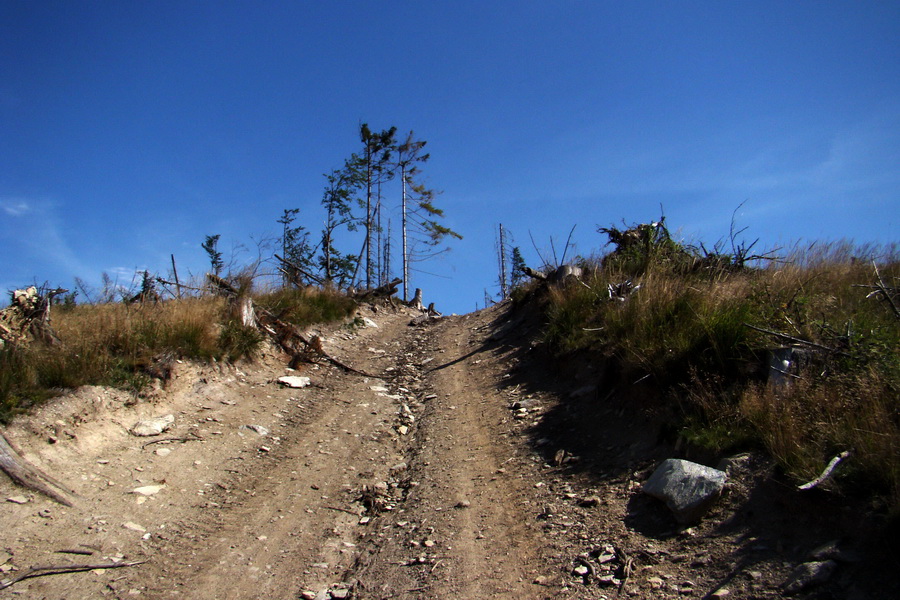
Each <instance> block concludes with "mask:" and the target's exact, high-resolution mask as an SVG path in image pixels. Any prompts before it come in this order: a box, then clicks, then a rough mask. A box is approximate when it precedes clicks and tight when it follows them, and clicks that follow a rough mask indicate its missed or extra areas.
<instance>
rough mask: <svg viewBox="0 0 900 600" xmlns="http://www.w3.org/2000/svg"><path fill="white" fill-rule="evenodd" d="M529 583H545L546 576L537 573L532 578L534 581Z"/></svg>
mask: <svg viewBox="0 0 900 600" xmlns="http://www.w3.org/2000/svg"><path fill="white" fill-rule="evenodd" d="M531 583H533V584H535V585H546V584H547V577H546V576H545V575H538V576H537V577H535V578H534V581H532V582H531Z"/></svg>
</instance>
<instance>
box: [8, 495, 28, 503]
mask: <svg viewBox="0 0 900 600" xmlns="http://www.w3.org/2000/svg"><path fill="white" fill-rule="evenodd" d="M6 501H7V502H12V503H13V504H25V503H26V502H28V498H26V497H25V496H10V497H9V498H7V499H6Z"/></svg>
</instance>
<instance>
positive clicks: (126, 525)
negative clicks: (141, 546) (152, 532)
mask: <svg viewBox="0 0 900 600" xmlns="http://www.w3.org/2000/svg"><path fill="white" fill-rule="evenodd" d="M122 527H124V528H125V529H129V530H131V531H137V532H140V533H144V532H145V531H147V530H146V529H144V528H143V527H141V526H140V525H138V524H137V523H132V522H131V521H128V522H127V523H122Z"/></svg>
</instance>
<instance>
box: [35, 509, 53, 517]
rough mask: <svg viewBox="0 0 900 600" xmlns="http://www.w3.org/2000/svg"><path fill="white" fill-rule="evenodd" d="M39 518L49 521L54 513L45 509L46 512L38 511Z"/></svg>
mask: <svg viewBox="0 0 900 600" xmlns="http://www.w3.org/2000/svg"><path fill="white" fill-rule="evenodd" d="M38 516H39V517H40V518H42V519H49V518H50V517H52V516H53V513H51V512H50V509H49V508H45V509H44V510H41V511H38Z"/></svg>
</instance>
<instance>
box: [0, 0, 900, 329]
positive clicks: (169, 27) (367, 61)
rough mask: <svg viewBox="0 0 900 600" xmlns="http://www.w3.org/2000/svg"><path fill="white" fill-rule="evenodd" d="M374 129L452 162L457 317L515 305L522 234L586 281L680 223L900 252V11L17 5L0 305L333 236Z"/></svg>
mask: <svg viewBox="0 0 900 600" xmlns="http://www.w3.org/2000/svg"><path fill="white" fill-rule="evenodd" d="M361 122H368V123H369V124H370V125H371V126H372V127H373V128H377V129H381V128H387V127H390V126H396V127H398V129H399V130H400V131H401V132H406V131H409V130H415V132H416V134H417V135H418V136H419V137H420V138H422V139H425V140H427V141H428V146H427V149H428V150H429V151H430V153H431V160H430V162H429V163H428V164H427V166H426V168H425V171H424V174H425V175H426V176H427V179H426V181H427V183H428V184H429V185H430V186H431V187H433V188H437V189H439V190H442V191H443V194H442V195H441V196H440V197H439V198H438V201H437V204H438V205H439V206H440V207H442V208H444V209H445V211H446V214H447V218H446V224H447V225H449V226H450V227H452V228H453V229H455V230H457V231H459V232H460V233H461V234H463V235H464V236H465V239H464V240H463V241H461V242H455V243H453V244H452V248H453V249H452V251H451V252H450V253H448V254H447V255H445V256H444V257H442V258H440V259H437V260H434V261H432V262H429V263H422V264H420V265H418V267H419V268H420V269H422V270H424V271H427V272H429V273H433V274H434V275H427V274H424V273H415V274H414V277H413V281H412V285H413V286H416V287H422V288H424V290H425V300H426V301H430V300H434V301H437V304H438V308H439V309H443V310H445V311H446V312H450V311H456V312H467V311H469V310H472V309H473V308H475V305H476V303H478V304H479V305H483V298H484V290H485V289H487V290H488V292H489V293H496V292H497V286H496V276H497V266H496V264H497V259H496V252H495V239H496V226H497V224H498V223H503V224H504V225H505V226H506V227H507V228H508V229H509V230H510V231H511V232H512V234H513V236H514V238H515V243H516V244H517V245H519V246H521V247H522V250H523V252H524V254H525V257H526V259H527V261H528V262H529V263H531V264H533V265H536V264H537V263H538V262H539V261H538V258H537V256H536V253H535V252H534V250H533V248H532V244H531V241H530V240H529V232H530V233H531V235H532V236H533V237H534V239H535V240H536V241H537V243H538V245H539V246H540V247H542V248H545V247H547V246H548V242H549V239H550V237H551V236H552V237H553V238H554V239H555V240H556V242H557V245H558V246H562V245H563V243H564V240H565V237H566V235H567V234H568V232H569V230H570V229H571V227H572V226H573V225H576V224H577V228H576V230H575V236H574V237H575V241H576V242H577V250H578V251H579V252H581V253H585V254H586V253H590V252H591V251H592V250H595V249H597V248H599V247H601V246H602V245H603V243H604V242H605V238H604V236H602V235H600V234H598V233H597V232H596V228H597V226H598V225H600V226H608V225H610V224H614V223H620V224H621V222H622V220H623V219H624V220H625V221H627V222H629V223H631V222H636V221H643V222H646V221H649V220H653V219H656V218H657V217H659V214H660V205H662V206H663V207H664V209H665V213H666V216H667V219H668V222H669V224H670V225H671V226H672V227H673V228H674V229H677V230H680V232H681V234H682V235H683V236H685V237H687V238H691V239H699V240H703V241H705V242H707V244H711V243H714V242H715V241H716V240H718V239H720V238H722V237H723V236H726V235H727V233H728V228H729V223H730V221H731V216H732V212H733V211H734V210H735V208H736V207H737V206H738V205H739V204H740V203H742V202H745V201H746V203H745V204H744V206H743V208H742V209H741V210H740V211H739V214H738V224H739V225H740V226H741V227H748V228H749V229H748V232H747V236H749V237H750V238H751V239H752V238H756V237H760V238H762V241H761V242H760V243H761V244H765V245H769V246H771V245H775V244H785V243H789V242H792V241H795V240H798V239H804V240H814V239H835V238H842V237H849V238H853V239H855V240H856V241H858V242H870V241H871V242H894V241H898V240H900V235H898V231H900V229H898V225H900V223H898V214H900V210H898V209H900V3H898V2H865V1H859V2H849V1H848V2H828V1H814V2H802V1H801V2H793V1H792V2H784V1H782V0H777V1H756V2H726V1H709V2H688V1H679V2H669V1H665V2H662V1H655V2H641V1H635V2H618V1H617V2H603V1H594V2H572V1H565V0H563V1H554V2H531V1H521V0H518V1H491V2H484V1H478V2H470V1H465V0H462V1H457V2H421V1H419V2H406V1H397V2H390V3H387V2H339V1H338V2H265V1H253V2H235V1H228V2H194V1H189V0H179V1H177V2H165V1H164V2H118V1H110V0H105V1H104V0H99V1H92V2H76V1H71V0H67V1H63V2H56V1H41V2H31V1H24V0H3V2H2V3H0V242H2V246H3V259H2V268H0V290H6V289H11V288H14V287H21V286H24V285H27V284H30V283H33V282H37V283H42V282H44V281H49V282H50V283H51V284H52V285H62V286H65V287H71V286H72V285H73V278H74V277H76V276H77V277H80V278H82V279H84V280H86V281H88V282H91V283H92V284H96V283H98V282H99V280H100V274H101V273H102V272H107V273H109V274H110V275H111V276H113V277H118V279H119V281H120V282H122V283H125V284H130V283H131V280H132V277H133V273H134V272H135V270H136V269H149V270H151V271H153V272H156V273H159V274H160V275H163V276H165V275H166V274H167V273H168V270H169V255H170V254H175V257H176V259H177V261H178V264H179V270H180V272H181V273H180V274H181V275H182V276H184V275H185V274H186V273H187V272H188V271H190V272H192V273H193V274H202V273H203V272H204V270H205V269H206V267H207V265H208V262H207V260H206V256H205V253H204V252H203V250H202V249H201V248H200V244H201V242H202V241H203V239H204V236H206V235H210V234H220V235H221V242H220V248H221V249H222V250H224V251H225V253H226V256H227V255H229V254H230V253H231V249H232V248H233V247H235V246H237V245H244V246H246V247H248V248H249V249H250V250H249V251H248V252H245V253H244V254H242V255H240V256H238V257H237V258H238V260H239V261H245V262H246V261H249V260H251V259H252V258H253V257H254V256H255V253H256V250H255V248H256V246H255V242H254V240H260V239H263V238H266V237H273V236H276V235H277V234H278V230H279V225H278V224H277V223H276V219H278V217H279V216H280V215H281V213H282V211H283V210H284V209H286V208H299V209H300V211H301V212H300V219H301V222H302V223H303V224H305V225H306V226H307V227H309V228H310V229H311V230H318V228H319V227H320V226H321V222H322V220H323V214H322V211H321V210H320V207H319V200H320V198H321V195H322V188H323V186H324V183H325V181H324V178H323V177H322V174H323V173H325V172H327V171H329V170H331V169H332V168H335V167H339V166H340V165H341V164H342V162H343V160H344V159H345V158H346V157H348V156H349V155H350V154H351V153H352V152H355V151H358V150H359V142H358V131H357V129H358V125H359V123H361ZM388 202H389V205H390V208H391V209H394V208H396V204H398V198H389V199H388ZM395 219H396V217H395ZM359 245H360V238H359V237H358V234H357V237H354V238H349V239H347V240H345V242H344V248H343V249H344V250H345V251H352V252H356V251H357V249H358V247H359ZM394 270H395V271H399V265H397V266H396V267H395V268H394Z"/></svg>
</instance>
